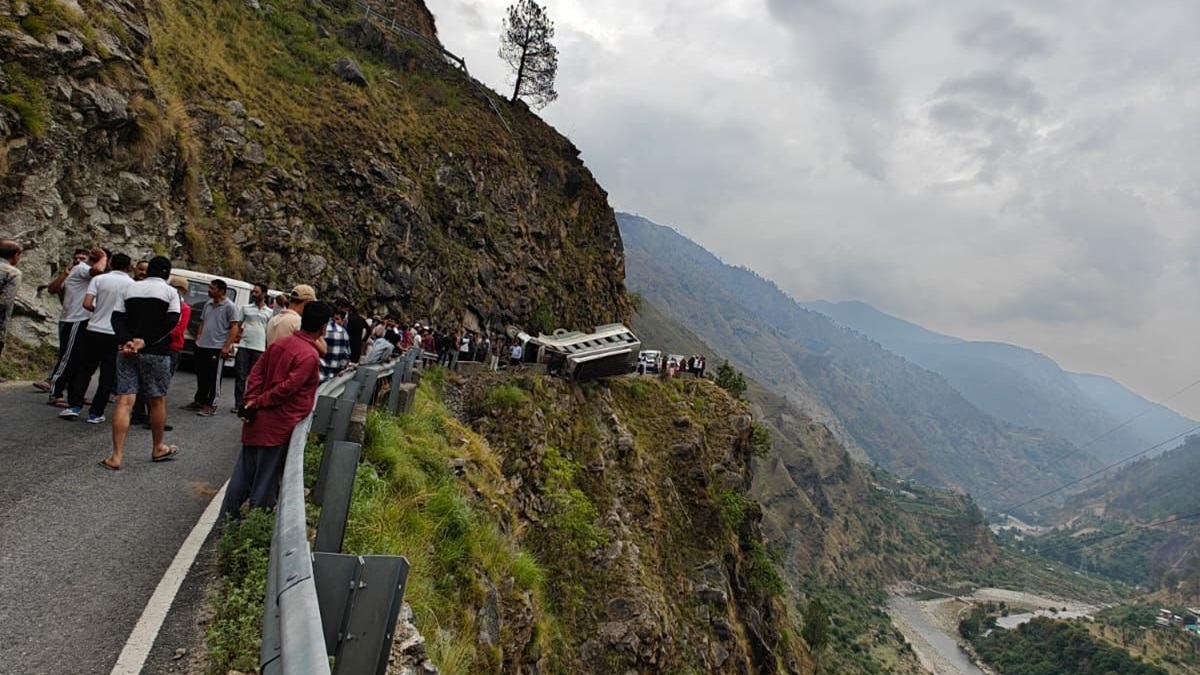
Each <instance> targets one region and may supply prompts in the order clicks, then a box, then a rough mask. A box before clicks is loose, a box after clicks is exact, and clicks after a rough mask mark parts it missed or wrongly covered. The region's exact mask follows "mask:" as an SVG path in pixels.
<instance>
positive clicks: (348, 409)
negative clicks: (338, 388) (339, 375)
mask: <svg viewBox="0 0 1200 675" xmlns="http://www.w3.org/2000/svg"><path fill="white" fill-rule="evenodd" d="M361 387H362V382H358V381H353V380H352V381H350V382H347V383H346V388H345V389H343V390H342V395H341V396H339V397H338V399H337V401H335V402H334V405H333V415H332V416H331V417H330V420H329V428H328V429H327V430H326V432H325V442H326V443H328V442H330V441H344V440H346V434H347V433H349V432H350V416H351V415H353V414H354V403H355V401H357V400H358V391H359V389H360V388H361ZM317 433H321V430H320V429H318V430H317Z"/></svg>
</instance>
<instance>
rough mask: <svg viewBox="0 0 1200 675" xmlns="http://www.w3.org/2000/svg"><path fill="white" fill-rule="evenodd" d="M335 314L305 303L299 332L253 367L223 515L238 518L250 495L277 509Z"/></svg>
mask: <svg viewBox="0 0 1200 675" xmlns="http://www.w3.org/2000/svg"><path fill="white" fill-rule="evenodd" d="M332 315H333V310H332V308H330V306H329V305H327V304H325V303H321V302H310V303H308V304H307V305H305V307H304V315H303V316H302V317H301V319H300V330H299V331H297V332H295V333H292V334H291V335H289V336H287V337H283V338H280V339H278V340H276V341H275V342H273V343H271V345H270V346H268V347H267V351H266V352H264V353H263V355H262V356H261V357H260V358H259V359H258V362H257V363H255V364H254V368H253V370H251V371H250V377H249V378H248V379H247V380H246V391H245V394H244V395H243V399H242V401H243V403H242V409H241V410H239V411H238V414H239V416H241V418H242V420H243V421H244V422H245V424H244V426H243V427H242V452H241V454H239V455H238V461H237V465H236V466H234V468H233V476H232V477H231V478H230V479H229V487H228V488H227V489H226V491H225V500H224V502H222V504H221V515H222V516H230V517H233V518H237V517H239V516H240V514H241V508H242V503H243V502H245V501H246V499H247V498H249V500H250V508H252V509H255V508H263V509H271V508H274V507H275V501H276V499H277V498H278V496H279V479H280V477H282V476H283V465H284V462H285V461H286V460H287V450H288V443H289V441H290V440H291V438H292V429H293V428H295V426H296V423H297V422H299V421H300V420H303V419H304V418H305V416H307V415H308V414H309V413H310V412H312V409H313V402H314V399H315V398H316V393H317V385H318V384H319V383H320V378H321V376H320V372H319V365H320V358H321V357H320V354H319V353H318V351H317V345H316V341H317V339H318V338H319V337H320V336H322V335H324V334H325V325H326V324H327V323H329V319H330V317H331V316H332Z"/></svg>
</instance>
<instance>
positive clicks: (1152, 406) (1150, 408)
mask: <svg viewBox="0 0 1200 675" xmlns="http://www.w3.org/2000/svg"><path fill="white" fill-rule="evenodd" d="M1197 385H1200V379H1197V380H1196V381H1195V382H1192V383H1191V384H1189V385H1187V386H1186V387H1184V388H1183V389H1180V390H1179V391H1177V392H1175V393H1174V394H1171V395H1170V396H1168V397H1166V398H1164V399H1163V400H1162V401H1160V402H1158V403H1154V402H1150V405H1148V406H1146V408H1145V409H1144V410H1142V412H1140V413H1138V414H1136V415H1134V416H1133V417H1130V418H1129V419H1127V420H1125V421H1124V422H1121V423H1120V424H1118V425H1117V426H1115V427H1112V428H1111V429H1109V430H1108V431H1105V432H1104V433H1102V434H1100V435H1099V436H1097V437H1095V438H1093V439H1092V440H1090V441H1087V442H1086V443H1084V444H1082V445H1079V446H1076V447H1075V449H1073V450H1071V451H1070V452H1067V453H1065V454H1063V455H1061V456H1059V457H1055V458H1054V459H1052V460H1050V461H1051V462H1061V461H1063V460H1064V459H1066V458H1068V457H1070V456H1071V455H1074V454H1076V453H1078V452H1080V451H1082V450H1083V449H1085V448H1087V447H1088V446H1091V445H1094V444H1096V443H1098V442H1100V441H1102V440H1104V439H1105V438H1107V437H1108V436H1111V435H1112V434H1114V433H1116V432H1117V431H1119V430H1121V429H1123V428H1125V427H1127V426H1129V425H1130V424H1133V423H1134V422H1136V421H1137V420H1139V419H1141V418H1142V417H1144V416H1146V415H1148V414H1150V412H1151V411H1153V410H1154V409H1155V408H1158V407H1160V406H1162V405H1163V404H1164V403H1166V402H1168V401H1170V400H1171V399H1173V398H1175V397H1177V396H1179V395H1181V394H1183V393H1184V392H1186V391H1188V390H1189V389H1192V388H1194V387H1196V386H1197ZM1189 433H1190V432H1189ZM1171 440H1174V439H1171ZM1169 442H1170V440H1167V441H1163V442H1162V443H1159V445H1162V444H1163V443H1169ZM1154 447H1158V446H1157V445H1156V446H1154ZM1151 449H1153V448H1151ZM1129 459H1133V458H1132V457H1130V458H1129ZM1002 492H1004V490H1002V489H996V490H992V491H991V492H988V493H987V494H985V495H982V496H980V497H979V498H978V499H977V501H980V502H982V501H984V500H985V499H991V498H992V497H995V496H996V495H999V494H1000V493H1002ZM1013 508H1016V507H1013Z"/></svg>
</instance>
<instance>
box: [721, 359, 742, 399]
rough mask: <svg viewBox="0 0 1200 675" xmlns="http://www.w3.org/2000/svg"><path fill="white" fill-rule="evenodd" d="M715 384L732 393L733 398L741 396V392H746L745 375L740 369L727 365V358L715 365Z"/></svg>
mask: <svg viewBox="0 0 1200 675" xmlns="http://www.w3.org/2000/svg"><path fill="white" fill-rule="evenodd" d="M717 386H719V387H721V388H722V389H724V390H725V391H727V392H729V393H730V394H732V395H733V397H734V398H741V397H742V394H744V393H746V377H745V376H744V375H742V373H741V371H739V370H738V369H737V368H734V367H733V366H731V365H729V360H728V359H726V360H725V362H724V363H722V364H721V365H720V366H717Z"/></svg>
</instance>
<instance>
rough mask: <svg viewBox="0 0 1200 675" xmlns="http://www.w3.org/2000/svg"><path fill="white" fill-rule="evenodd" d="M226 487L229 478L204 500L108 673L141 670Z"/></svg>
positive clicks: (128, 673)
mask: <svg viewBox="0 0 1200 675" xmlns="http://www.w3.org/2000/svg"><path fill="white" fill-rule="evenodd" d="M228 486H229V481H225V484H224V485H222V486H221V489H220V490H218V491H217V494H216V496H214V497H213V498H212V501H211V502H209V503H208V507H207V508H206V509H204V513H202V514H200V520H198V521H196V526H195V527H193V528H192V532H191V534H189V535H188V536H187V539H184V540H183V545H182V546H180V547H179V552H178V553H176V554H175V559H174V560H172V561H171V565H170V567H168V568H167V571H166V572H164V573H163V577H162V579H161V580H160V581H159V582H158V587H157V588H155V589H154V594H153V595H151V596H150V600H149V601H148V602H147V603H146V608H145V609H143V610H142V615H141V616H140V617H138V622H137V625H135V626H134V627H133V632H131V633H130V634H129V639H128V640H127V641H126V642H125V648H124V649H122V650H121V655H120V656H119V657H117V663H116V665H114V666H113V669H112V673H111V675H139V673H141V672H142V666H144V665H145V664H146V658H147V657H148V656H150V649H151V648H152V647H154V641H155V640H156V639H158V631H159V630H161V629H162V625H163V621H165V620H166V618H167V613H168V612H169V611H170V610H171V605H172V604H173V603H174V602H175V596H176V595H177V594H178V593H179V587H180V586H182V585H183V580H184V579H186V578H187V575H188V571H189V570H191V569H192V563H194V562H196V556H197V555H199V553H200V548H201V547H202V546H203V545H204V540H205V539H207V538H208V533H209V532H211V531H212V528H213V525H215V524H216V522H217V516H218V515H219V514H220V511H221V502H222V501H223V500H224V499H225V488H227V487H228Z"/></svg>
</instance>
